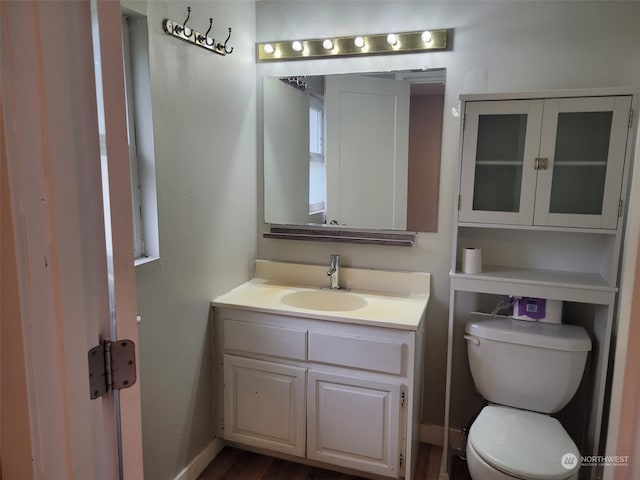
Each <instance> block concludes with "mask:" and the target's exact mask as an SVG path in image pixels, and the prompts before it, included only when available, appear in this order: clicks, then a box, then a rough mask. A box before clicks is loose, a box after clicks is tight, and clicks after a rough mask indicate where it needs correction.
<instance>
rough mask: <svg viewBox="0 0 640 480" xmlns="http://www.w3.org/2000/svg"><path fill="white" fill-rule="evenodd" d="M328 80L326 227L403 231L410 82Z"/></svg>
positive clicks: (336, 77) (346, 77)
mask: <svg viewBox="0 0 640 480" xmlns="http://www.w3.org/2000/svg"><path fill="white" fill-rule="evenodd" d="M325 81H326V84H325V117H326V120H325V121H326V135H327V146H326V152H327V155H326V158H325V162H326V165H327V167H326V168H327V223H330V222H331V221H333V220H335V221H336V222H337V223H339V224H340V225H348V226H352V227H361V228H382V229H395V230H404V229H405V228H406V222H407V171H408V155H409V88H410V85H409V83H408V82H405V81H402V80H389V79H382V78H373V77H367V76H362V75H329V76H327V77H326V80H325Z"/></svg>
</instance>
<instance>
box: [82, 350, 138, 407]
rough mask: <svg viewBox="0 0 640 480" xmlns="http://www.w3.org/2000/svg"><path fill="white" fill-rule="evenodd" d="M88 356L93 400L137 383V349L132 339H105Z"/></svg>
mask: <svg viewBox="0 0 640 480" xmlns="http://www.w3.org/2000/svg"><path fill="white" fill-rule="evenodd" d="M88 356H89V387H90V389H91V392H90V396H91V399H92V400H93V399H95V398H98V397H102V396H103V395H105V394H107V393H108V392H110V391H112V390H121V389H123V388H129V387H131V386H132V385H133V384H134V383H136V349H135V343H133V342H132V341H131V340H116V341H115V342H112V341H111V340H108V339H106V340H103V341H102V343H101V344H100V345H98V346H96V347H93V348H92V349H91V350H89V354H88Z"/></svg>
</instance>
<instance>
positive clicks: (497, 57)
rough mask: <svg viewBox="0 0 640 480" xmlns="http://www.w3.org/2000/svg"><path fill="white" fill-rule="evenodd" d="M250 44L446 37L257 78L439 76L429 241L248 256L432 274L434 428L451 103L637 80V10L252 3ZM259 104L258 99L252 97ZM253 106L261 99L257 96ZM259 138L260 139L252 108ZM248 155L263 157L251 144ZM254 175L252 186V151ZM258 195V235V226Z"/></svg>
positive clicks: (441, 375) (429, 354)
mask: <svg viewBox="0 0 640 480" xmlns="http://www.w3.org/2000/svg"><path fill="white" fill-rule="evenodd" d="M256 20H257V31H256V37H257V41H269V40H288V39H291V40H293V39H299V38H314V37H323V36H341V35H351V34H357V33H362V34H366V33H380V32H387V31H390V30H396V31H409V30H420V29H436V28H451V29H453V30H454V33H453V37H454V38H453V43H452V45H451V48H450V51H447V52H432V53H424V54H405V55H394V56H382V57H368V58H358V59H328V60H314V61H300V62H278V63H271V64H269V63H263V64H259V65H258V68H257V73H258V76H259V77H261V76H263V75H265V74H273V75H286V74H323V73H341V72H346V71H378V70H396V69H406V68H420V67H445V68H446V69H447V76H446V83H447V85H446V93H445V118H444V124H443V145H442V168H441V176H440V192H441V195H440V204H439V215H438V218H439V220H438V223H439V224H438V233H435V234H431V233H423V234H419V235H418V239H417V243H416V245H415V246H414V247H412V248H400V247H380V246H361V245H358V246H353V245H332V244H325V243H315V242H292V241H283V240H272V239H262V238H261V236H260V237H259V238H258V257H259V258H263V259H276V260H285V261H303V262H311V263H318V264H324V263H327V262H328V258H329V255H330V254H332V253H338V254H341V255H342V259H343V262H344V264H345V265H348V266H357V267H373V268H389V269H399V270H418V271H428V272H431V273H432V274H433V276H432V282H433V289H432V298H431V301H430V304H429V307H428V320H427V327H426V334H425V338H426V348H425V352H426V358H425V382H426V383H425V388H424V392H425V396H424V402H423V418H424V421H425V422H426V423H433V424H440V425H441V424H442V422H443V415H444V389H445V372H446V344H447V342H446V332H447V311H448V303H449V276H448V273H449V262H450V254H451V234H452V220H453V219H452V217H453V206H454V199H453V192H454V190H455V189H454V185H455V183H454V182H455V178H456V168H457V154H458V120H457V119H456V118H454V117H453V116H452V115H451V114H450V112H451V109H452V108H453V107H456V106H457V105H458V96H459V95H460V94H461V93H471V92H473V93H478V92H510V91H528V90H550V89H572V88H582V87H584V88H588V87H610V86H629V85H631V86H633V85H638V83H639V82H640V3H639V2H614V1H605V2H529V1H518V2H481V1H476V2H462V1H455V2H453V1H451V2H403V1H393V2H392V1H368V2H367V1H350V2H330V1H313V0H305V1H291V2H286V1H269V0H261V1H259V2H257V3H256ZM258 92H259V94H260V91H259V90H258ZM258 96H259V100H260V95H258ZM258 112H259V115H258V130H259V131H260V129H261V116H260V108H259V109H258ZM258 140H259V142H258V151H259V152H260V150H261V144H260V134H258ZM258 158H259V160H258V174H259V178H260V179H261V177H260V175H261V168H262V167H261V157H260V153H259V157H258ZM261 188H262V187H261V186H260V187H259V196H258V216H259V218H258V230H259V232H260V233H261V232H263V231H266V230H267V226H266V225H265V224H264V223H263V221H262V220H263V216H262V190H261Z"/></svg>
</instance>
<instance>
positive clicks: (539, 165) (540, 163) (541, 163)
mask: <svg viewBox="0 0 640 480" xmlns="http://www.w3.org/2000/svg"><path fill="white" fill-rule="evenodd" d="M535 160H536V162H535V169H536V170H546V169H547V168H549V159H548V158H546V157H538V158H536V159H535Z"/></svg>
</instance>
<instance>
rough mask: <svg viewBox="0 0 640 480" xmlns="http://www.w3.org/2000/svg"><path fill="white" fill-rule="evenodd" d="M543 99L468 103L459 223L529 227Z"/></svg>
mask: <svg viewBox="0 0 640 480" xmlns="http://www.w3.org/2000/svg"><path fill="white" fill-rule="evenodd" d="M542 103H543V102H542V100H531V101H527V100H522V101H520V100H517V101H488V102H468V103H467V104H466V108H465V118H464V140H463V146H462V151H463V153H462V176H461V183H460V212H459V220H460V221H461V222H482V223H505V224H524V225H531V223H532V221H533V205H534V198H535V197H534V196H535V181H536V180H535V175H536V172H535V170H534V168H533V163H532V162H534V160H535V158H536V157H537V153H538V146H539V139H540V123H541V119H542Z"/></svg>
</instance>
